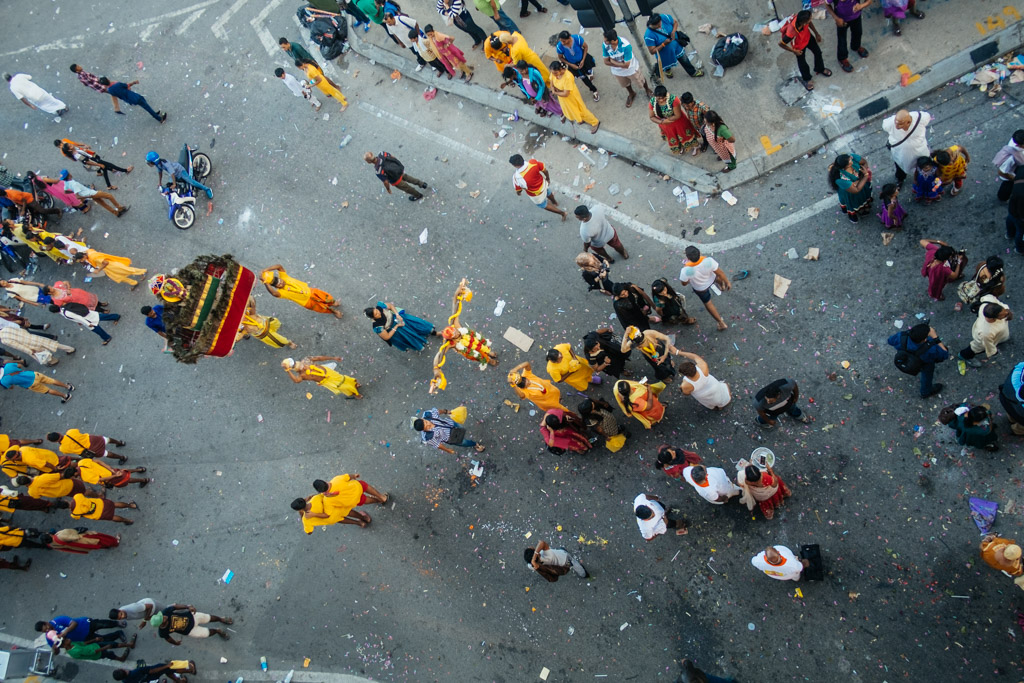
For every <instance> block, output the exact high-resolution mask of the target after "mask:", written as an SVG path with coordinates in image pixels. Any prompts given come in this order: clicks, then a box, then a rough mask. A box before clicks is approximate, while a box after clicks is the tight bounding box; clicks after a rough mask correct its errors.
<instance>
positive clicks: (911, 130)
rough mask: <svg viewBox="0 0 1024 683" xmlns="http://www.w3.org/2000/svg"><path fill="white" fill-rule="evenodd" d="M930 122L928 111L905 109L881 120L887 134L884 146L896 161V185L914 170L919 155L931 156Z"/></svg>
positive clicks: (930, 116) (900, 183) (901, 182)
mask: <svg viewBox="0 0 1024 683" xmlns="http://www.w3.org/2000/svg"><path fill="white" fill-rule="evenodd" d="M931 122H932V115H931V114H929V113H928V112H926V111H907V110H906V109H900V110H899V111H898V112H896V113H895V114H893V115H892V116H890V117H889V118H887V119H885V120H884V121H882V130H883V131H885V132H886V134H887V135H888V136H889V139H888V140H887V141H886V147H888V148H889V153H890V154H892V160H893V161H894V162H895V163H896V184H897V185H900V186H902V185H903V181H904V180H906V178H907V176H908V175H910V174H912V173H913V172H914V169H915V168H917V160H918V158H919V157H927V156H931V153H932V151H931V148H930V147H929V146H928V124H930V123H931Z"/></svg>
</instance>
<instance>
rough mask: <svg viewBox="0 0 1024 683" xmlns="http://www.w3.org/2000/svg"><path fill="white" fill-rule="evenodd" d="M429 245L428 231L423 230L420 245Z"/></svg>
mask: <svg viewBox="0 0 1024 683" xmlns="http://www.w3.org/2000/svg"><path fill="white" fill-rule="evenodd" d="M426 243H427V229H426V228H423V232H421V233H420V244H426Z"/></svg>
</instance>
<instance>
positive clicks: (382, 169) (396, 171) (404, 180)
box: [363, 152, 427, 202]
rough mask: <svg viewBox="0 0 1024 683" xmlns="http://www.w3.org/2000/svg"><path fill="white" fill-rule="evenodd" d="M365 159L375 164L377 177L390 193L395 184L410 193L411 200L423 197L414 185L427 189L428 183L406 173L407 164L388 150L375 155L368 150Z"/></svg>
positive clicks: (397, 187) (374, 168)
mask: <svg viewBox="0 0 1024 683" xmlns="http://www.w3.org/2000/svg"><path fill="white" fill-rule="evenodd" d="M363 160H364V161H365V162H366V163H368V164H373V170H374V172H375V173H376V174H377V178H379V179H380V181H381V182H382V183H384V189H385V190H387V191H388V194H391V187H392V186H394V187H395V188H396V189H399V190H401V191H402V192H405V193H406V194H407V195H409V201H410V202H415V201H417V200H420V199H423V194H422V193H420V192H419V191H417V190H416V189H415V188H413V185H418V186H419V187H422V188H423V189H424V190H425V189H427V184H426V183H425V182H423V181H422V180H419V179H418V178H413V177H412V176H411V175H409V174H408V173H406V172H405V166H404V165H403V164H402V162H401V161H399V160H398V157H394V156H391V155H390V154H388V153H387V152H381V153H380V154H378V155H377V156H374V155H373V152H367V153H366V154H364V155H363Z"/></svg>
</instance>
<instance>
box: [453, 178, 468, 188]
mask: <svg viewBox="0 0 1024 683" xmlns="http://www.w3.org/2000/svg"><path fill="white" fill-rule="evenodd" d="M455 187H457V188H459V189H460V190H465V189H466V183H465V181H463V180H460V181H459V182H457V183H455Z"/></svg>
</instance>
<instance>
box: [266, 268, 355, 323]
mask: <svg viewBox="0 0 1024 683" xmlns="http://www.w3.org/2000/svg"><path fill="white" fill-rule="evenodd" d="M260 280H261V281H262V282H263V286H264V287H266V288H267V291H268V292H270V296H272V297H274V298H276V299H287V300H288V301H294V302H295V303H297V304H298V305H300V306H302V307H303V308H306V309H309V310H310V311H313V312H314V313H330V314H331V315H333V316H334V317H335V318H338V319H339V320H340V319H341V316H342V313H341V303H340V302H338V301H335V299H334V297H333V296H331V295H330V294H328V293H327V292H325V291H323V290H322V289H317V288H316V287H310V286H309V284H308V283H305V282H303V281H302V280H298V279H296V278H294V277H292V276H291V275H289V274H288V272H287V271H286V270H285V269H284V266H282V265H281V264H277V265H273V266H270V267H268V268H264V269H263V270H262V271H260Z"/></svg>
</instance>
